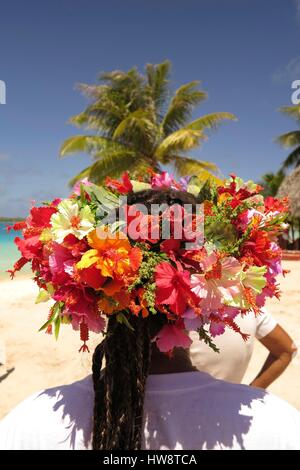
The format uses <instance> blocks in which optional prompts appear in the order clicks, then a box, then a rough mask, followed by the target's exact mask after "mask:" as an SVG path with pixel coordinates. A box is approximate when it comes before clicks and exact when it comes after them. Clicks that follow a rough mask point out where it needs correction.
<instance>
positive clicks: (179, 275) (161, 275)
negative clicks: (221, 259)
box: [155, 261, 194, 315]
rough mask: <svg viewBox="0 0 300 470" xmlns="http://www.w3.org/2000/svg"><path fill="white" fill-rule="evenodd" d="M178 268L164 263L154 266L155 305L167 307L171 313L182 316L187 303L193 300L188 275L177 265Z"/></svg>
mask: <svg viewBox="0 0 300 470" xmlns="http://www.w3.org/2000/svg"><path fill="white" fill-rule="evenodd" d="M178 268H179V269H175V268H174V267H173V266H171V264H170V263H168V262H166V261H163V262H162V263H159V264H158V265H157V266H156V270H155V281H156V288H157V290H156V303H157V304H158V305H159V304H166V305H169V306H170V310H171V311H172V312H173V313H175V314H176V315H182V314H183V312H184V311H185V310H186V308H187V305H188V301H189V300H193V299H194V294H193V293H192V292H191V287H190V273H189V272H188V271H185V270H183V269H182V267H181V266H180V265H179V263H178Z"/></svg>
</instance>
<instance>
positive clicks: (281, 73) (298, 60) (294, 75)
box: [272, 0, 300, 83]
mask: <svg viewBox="0 0 300 470" xmlns="http://www.w3.org/2000/svg"><path fill="white" fill-rule="evenodd" d="M298 3H299V16H300V0H298ZM299 79H300V56H298V57H293V58H292V59H291V60H290V61H289V62H288V63H287V64H286V65H285V66H284V67H281V68H280V69H278V70H277V71H276V72H274V73H273V75H272V80H273V82H275V83H287V82H288V83H291V82H292V81H294V80H299Z"/></svg>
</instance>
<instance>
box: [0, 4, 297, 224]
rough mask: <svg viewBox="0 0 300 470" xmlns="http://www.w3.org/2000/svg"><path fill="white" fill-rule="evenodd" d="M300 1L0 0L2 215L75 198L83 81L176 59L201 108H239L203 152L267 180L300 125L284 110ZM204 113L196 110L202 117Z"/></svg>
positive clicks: (180, 79)
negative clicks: (76, 124)
mask: <svg viewBox="0 0 300 470" xmlns="http://www.w3.org/2000/svg"><path fill="white" fill-rule="evenodd" d="M299 39H300V0H298V1H296V0H285V1H283V0H264V1H261V0H148V1H147V0H126V1H124V0H98V1H96V0H72V1H71V0H59V1H58V0H52V1H47V2H41V1H35V0H27V1H26V2H24V1H21V0H19V1H16V0H10V1H6V2H1V6H0V80H4V81H5V82H6V86H7V103H6V105H0V215H2V216H4V215H12V216H17V215H24V214H26V212H27V211H28V207H29V204H30V201H31V200H36V201H40V200H43V199H49V198H51V197H54V196H65V195H67V194H68V189H67V185H66V183H67V181H68V179H69V178H70V177H71V176H73V175H74V174H75V173H76V172H78V171H80V170H81V169H83V168H84V167H85V166H87V162H88V157H87V156H84V155H79V156H74V157H69V158H67V159H65V160H60V159H59V158H58V150H59V147H60V145H61V143H62V142H63V140H64V139H65V138H67V137H68V136H70V135H72V134H74V133H76V132H77V130H76V129H74V128H72V126H70V125H68V124H67V120H68V118H69V117H70V116H71V115H73V114H76V113H77V112H80V111H81V110H82V109H83V108H84V106H85V104H86V101H85V99H84V97H82V96H81V95H80V94H79V93H78V91H76V90H75V87H74V86H75V84H76V82H86V83H93V82H95V81H96V78H97V76H98V73H99V72H101V71H108V70H113V69H129V68H130V67H132V66H133V65H136V66H137V67H138V68H139V69H141V70H142V68H143V66H144V64H145V63H147V62H153V63H158V62H161V61H162V60H164V59H170V60H171V61H172V63H173V75H172V78H173V81H172V86H173V87H174V88H175V87H177V86H179V85H180V84H182V83H184V82H187V81H191V80H194V79H199V80H201V81H202V87H203V89H204V90H205V91H207V92H208V94H209V99H208V100H207V101H206V102H205V103H204V104H203V105H202V107H201V108H199V111H198V113H199V114H201V113H206V112H212V111H230V112H233V113H235V114H236V115H237V116H238V118H239V121H238V122H236V123H227V124H225V125H224V126H223V127H222V128H221V129H220V130H219V131H218V132H217V133H216V134H215V135H213V136H212V137H211V139H210V140H209V141H208V142H207V143H205V144H204V146H203V147H202V148H201V149H200V150H199V151H197V152H196V155H197V156H198V157H199V158H201V159H204V160H211V161H213V162H215V163H217V164H218V165H219V167H220V169H221V170H222V172H223V173H224V174H228V173H230V172H232V171H234V172H236V173H238V174H239V175H241V176H242V177H244V178H252V179H258V178H259V176H260V175H261V174H262V173H264V172H266V171H272V170H273V171H274V170H277V168H278V166H279V164H280V162H281V161H282V160H283V158H284V157H285V155H286V151H284V150H282V149H281V148H279V147H278V146H277V145H276V144H275V143H274V138H275V137H276V136H277V135H278V134H280V133H282V132H285V131H288V130H291V129H293V128H294V127H295V123H294V122H293V121H292V120H289V119H288V118H287V117H285V116H283V115H281V114H280V113H278V111H277V110H278V108H279V107H280V106H281V105H286V104H291V101H290V100H291V93H292V90H291V83H292V81H293V80H295V79H300V52H299ZM195 115H197V112H196V114H195Z"/></svg>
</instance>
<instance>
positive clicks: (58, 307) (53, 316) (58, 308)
mask: <svg viewBox="0 0 300 470" xmlns="http://www.w3.org/2000/svg"><path fill="white" fill-rule="evenodd" d="M64 306H65V305H64V303H63V302H55V304H54V305H53V306H52V307H51V310H50V318H49V319H48V320H47V321H46V323H44V324H43V325H42V326H41V328H40V329H39V331H42V330H45V329H46V328H47V327H48V326H49V325H51V324H54V336H55V339H58V335H59V329H60V324H61V320H62V317H61V315H62V313H63V310H64Z"/></svg>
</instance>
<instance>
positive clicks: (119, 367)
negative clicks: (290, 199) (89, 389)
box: [92, 189, 197, 450]
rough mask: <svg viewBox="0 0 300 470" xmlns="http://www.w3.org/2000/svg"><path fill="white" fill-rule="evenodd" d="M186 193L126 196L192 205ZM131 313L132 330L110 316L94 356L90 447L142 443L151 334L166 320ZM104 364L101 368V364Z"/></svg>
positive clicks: (136, 446) (146, 202) (133, 201)
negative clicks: (92, 417) (91, 445)
mask: <svg viewBox="0 0 300 470" xmlns="http://www.w3.org/2000/svg"><path fill="white" fill-rule="evenodd" d="M196 202H197V201H196V199H195V198H194V196H192V195H191V194H189V193H185V192H181V191H177V190H173V189H168V190H166V189H164V190H152V189H149V190H144V191H140V192H137V193H131V194H130V195H129V196H128V203H129V204H130V205H132V204H136V203H143V204H144V205H145V206H146V207H147V208H148V209H149V208H150V206H151V204H162V203H166V204H168V205H173V204H180V205H183V204H193V205H195V203H196ZM152 317H153V316H152V315H149V316H148V317H147V318H142V317H132V319H131V325H132V327H133V328H132V329H129V328H127V327H126V326H124V325H123V324H121V323H119V322H118V321H117V319H116V317H115V316H114V315H112V316H111V317H110V318H109V320H108V325H107V333H106V336H105V338H104V340H103V341H102V342H101V343H100V344H99V345H98V346H97V347H96V349H95V352H94V355H93V365H92V371H93V384H94V392H95V401H94V423H93V449H94V450H117V449H122V450H139V449H141V445H142V425H143V406H144V396H145V386H146V380H147V377H148V375H149V368H150V362H151V347H152V343H151V339H152V338H153V337H154V336H155V335H156V334H157V333H158V331H159V330H160V329H161V327H162V326H163V324H164V322H165V321H166V320H165V319H164V317H163V316H162V315H156V316H155V318H152ZM104 361H105V368H104V369H102V365H104Z"/></svg>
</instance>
